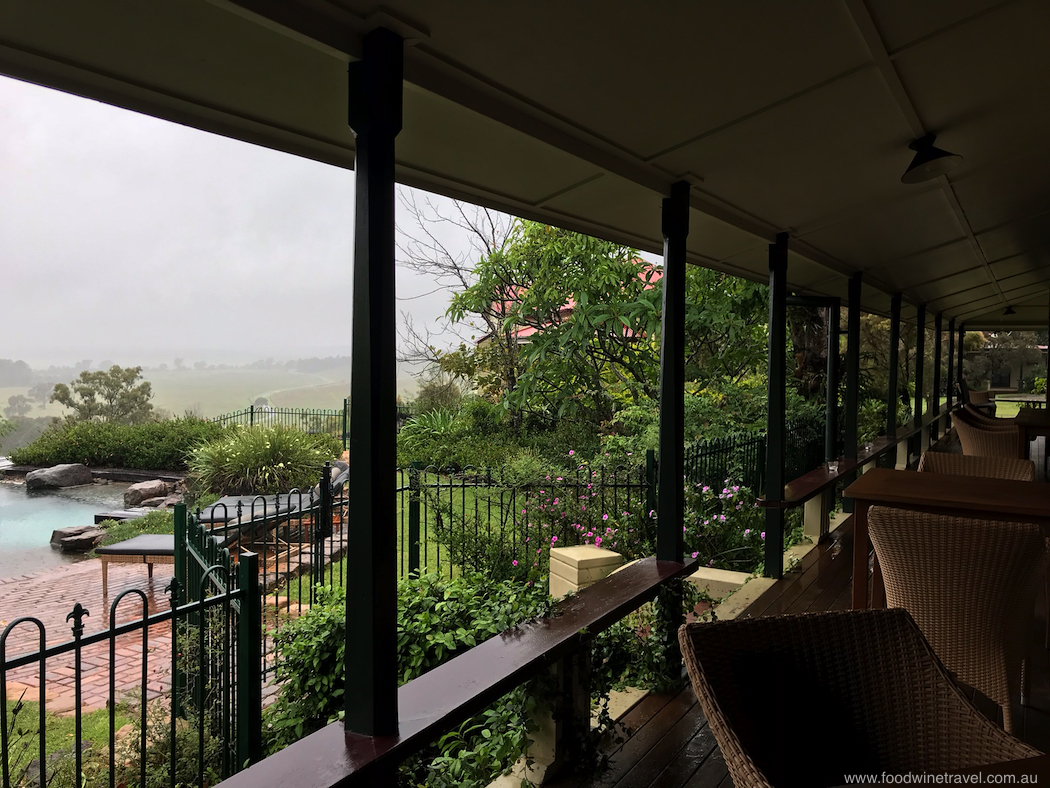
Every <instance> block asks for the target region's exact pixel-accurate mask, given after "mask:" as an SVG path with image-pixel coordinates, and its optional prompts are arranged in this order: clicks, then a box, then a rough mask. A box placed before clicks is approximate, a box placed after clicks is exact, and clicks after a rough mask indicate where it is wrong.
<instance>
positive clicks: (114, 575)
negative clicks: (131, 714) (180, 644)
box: [0, 559, 173, 714]
mask: <svg viewBox="0 0 1050 788" xmlns="http://www.w3.org/2000/svg"><path fill="white" fill-rule="evenodd" d="M172 569H173V567H171V566H170V565H169V566H164V565H156V566H155V567H154V572H153V577H152V578H149V577H148V576H147V572H146V567H145V566H143V565H142V564H111V565H110V567H109V593H108V594H107V595H105V596H104V595H103V594H102V562H101V561H99V560H98V559H89V560H85V561H80V562H77V563H75V564H68V565H66V566H62V567H58V568H55V569H50V570H47V571H44V572H38V573H35V574H30V575H23V576H20V577H13V578H8V579H4V580H0V627H6V626H7V624H9V623H10V622H12V621H14V620H15V619H17V618H19V617H22V616H33V617H35V618H37V619H39V620H40V622H41V623H42V624H43V625H44V628H45V632H46V637H47V645H48V646H54V645H57V644H60V643H64V642H66V641H69V640H72V637H73V636H72V631H71V629H70V626H71V625H70V624H69V623H66V616H67V615H68V614H69V613H70V611H71V610H72V609H73V605H74V604H75V603H77V602H79V603H80V604H81V605H83V606H84V607H85V608H86V609H87V610H88V612H89V613H90V615H89V616H88V617H87V618H86V619H85V623H84V634H85V635H88V634H90V633H92V632H98V631H100V630H104V629H107V628H108V627H109V626H110V621H109V613H110V605H111V604H112V602H113V600H114V599H116V598H117V596H118V595H119V594H120V593H121V592H123V591H125V590H127V589H130V588H137V589H141V590H142V591H144V592H145V594H146V599H147V601H148V610H149V613H150V614H153V613H158V612H161V611H164V610H168V609H169V607H170V605H169V602H168V595H167V594H166V593H165V592H164V588H165V587H166V586H167V585H168V583H169V582H170V580H171V576H172ZM141 616H142V603H141V601H140V600H139V598H138V596H137V595H131V596H129V597H126V598H125V599H124V600H122V603H121V605H120V607H119V609H118V610H117V616H116V619H117V620H116V623H117V624H121V623H125V622H128V621H133V620H135V619H137V618H140V617H141ZM38 638H39V634H38V629H37V628H36V627H34V626H32V625H31V624H21V625H19V626H18V627H16V628H15V629H14V630H12V631H11V634H10V635H9V636H8V639H7V644H6V651H7V655H8V656H9V657H15V656H18V655H21V654H25V653H27V652H30V651H33V650H35V649H36V647H37V644H38ZM142 657H143V655H142V633H141V631H137V632H132V633H129V634H126V635H121V636H120V637H118V638H117V642H116V660H115V662H116V666H115V683H116V695H117V699H118V700H119V699H121V698H122V697H124V696H127V695H129V694H131V693H132V692H133V691H134V693H133V694H134V697H138V696H139V695H138V691H139V688H140V687H141V685H142ZM146 659H147V668H148V674H147V675H148V680H147V683H146V691H147V695H148V697H149V698H150V699H152V698H155V697H159V696H160V695H161V694H163V693H164V692H165V691H166V690H167V689H168V687H169V685H170V671H169V668H168V665H169V664H170V660H171V624H170V622H164V623H163V624H160V625H157V626H154V627H150V628H149V642H148V648H147V654H146ZM81 661H82V666H83V670H82V701H81V704H80V705H81V708H82V709H83V710H84V711H92V710H95V709H99V708H105V706H106V703H107V702H108V700H109V675H110V659H109V641H108V640H105V641H103V642H100V643H97V644H94V645H91V646H86V647H85V648H84V649H83V651H82V656H81ZM74 676H75V674H74V671H73V654H72V652H70V653H68V654H63V655H61V656H58V657H53V658H52V659H50V660H48V662H47V666H46V670H45V673H44V680H45V696H46V698H47V708H48V710H49V711H53V712H55V713H59V714H62V713H69V712H72V711H73V710H74V709H75V708H76V705H77V704H76V698H75V683H74V681H75V678H74ZM40 679H41V677H40V670H39V667H38V665H37V664H32V665H26V666H24V667H21V668H16V669H14V670H12V671H9V672H8V675H7V697H8V699H11V700H16V699H17V698H18V697H19V696H20V695H21V694H22V690H23V689H26V690H28V691H27V692H26V694H25V698H26V700H34V701H35V700H37V698H38V697H39V696H38V692H39V687H40Z"/></svg>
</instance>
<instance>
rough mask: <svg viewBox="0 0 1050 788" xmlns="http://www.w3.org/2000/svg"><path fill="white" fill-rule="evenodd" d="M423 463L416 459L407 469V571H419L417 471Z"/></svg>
mask: <svg viewBox="0 0 1050 788" xmlns="http://www.w3.org/2000/svg"><path fill="white" fill-rule="evenodd" d="M422 467H423V463H422V462H420V461H419V460H416V461H415V462H413V463H412V465H411V466H410V467H409V469H408V571H409V572H410V573H412V574H416V573H418V572H419V471H420V469H421V468H422Z"/></svg>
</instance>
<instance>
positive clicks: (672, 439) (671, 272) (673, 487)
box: [656, 181, 689, 561]
mask: <svg viewBox="0 0 1050 788" xmlns="http://www.w3.org/2000/svg"><path fill="white" fill-rule="evenodd" d="M661 224H662V230H663V236H664V270H663V277H662V278H661V285H662V287H663V314H662V316H661V329H660V467H659V470H658V473H659V479H660V486H659V490H658V493H657V496H656V505H657V507H658V508H657V516H656V557H657V559H659V560H661V561H681V560H682V552H683V549H684V541H683V539H682V522H683V518H684V511H685V489H684V484H685V266H686V262H685V239H686V237H687V236H688V235H689V184H688V183H687V182H685V181H679V182H678V183H675V184H674V185H673V186H671V196H670V197H667V198H666V199H665V200H664V201H663V213H662V222H661Z"/></svg>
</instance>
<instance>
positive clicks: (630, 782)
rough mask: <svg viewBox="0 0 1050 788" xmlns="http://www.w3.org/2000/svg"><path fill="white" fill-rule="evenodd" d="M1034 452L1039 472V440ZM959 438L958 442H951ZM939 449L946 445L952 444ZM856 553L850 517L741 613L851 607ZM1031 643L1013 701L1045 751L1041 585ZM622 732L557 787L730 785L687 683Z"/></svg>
mask: <svg viewBox="0 0 1050 788" xmlns="http://www.w3.org/2000/svg"><path fill="white" fill-rule="evenodd" d="M1039 444H1040V445H1038V446H1033V451H1032V459H1033V460H1035V461H1036V466H1037V468H1038V470H1039V471H1040V472H1041V471H1042V466H1043V463H1042V458H1043V447H1042V445H1041V444H1042V441H1040V442H1039ZM956 445H957V444H956ZM944 448H946V449H948V450H951V448H952V447H949V446H945V447H944ZM852 554H853V534H852V519H850V520H847V521H846V522H845V523H844V524H843V525H842V526H840V527H839V528H838V529H837V530H836V531H835V532H833V533H832V534H830V535H829V538H828V539H827V541H826V542H824V543H823V544H821V545H819V546H818V547H817V548H816V549H815V550H812V551H810V553H809V554H808V555H807V556H806V557H805V558H804V559H803V561H802V563H801V565H800V566H799V567H798V568H797V569H796V571H794V572H792V573H790V574H789V575H787V576H785V578H784V579H783V580H780V581H778V582H777V583H776V584H775V585H773V586H772V587H771V588H770V589H769V590H768V591H767V592H766V593H765V594H763V595H762V596H761V597H760V598H759V599H758V600H756V601H755V603H754V604H752V605H751V607H749V608H748V609H747V610H746V611H744V613H743V614H742V615H743V616H768V615H777V614H782V613H803V612H807V611H824V610H845V609H848V608H849V606H850V596H851V563H852ZM1039 593H1040V598H1039V600H1038V601H1037V605H1036V607H1037V615H1036V620H1035V621H1034V623H1033V627H1032V630H1031V635H1030V643H1029V655H1030V657H1029V659H1030V665H1031V668H1032V682H1031V696H1030V699H1029V700H1030V705H1029V706H1027V707H1022V706H1021V705H1020V703H1018V704H1017V705H1016V706H1015V708H1014V719H1015V721H1016V724H1017V735H1018V736H1020V737H1021V738H1023V739H1024V740H1025V741H1027V742H1028V743H1029V744H1031V745H1032V746H1034V747H1036V748H1037V749H1039V750H1041V751H1043V752H1050V654H1048V651H1047V649H1046V648H1045V646H1044V635H1045V631H1046V616H1047V600H1046V598H1045V596H1044V595H1043V591H1042V589H1041V590H1040V592H1039ZM970 696H971V698H972V699H973V700H974V702H975V704H976V705H977V706H978V708H979V709H981V711H982V712H984V713H985V714H986V715H987V716H989V717H990V718H992V719H994V720H996V721H997V722H999V723H1000V724H1002V714H1001V711H1000V709H999V707H998V706H997V705H996V704H994V703H992V702H991V701H990V700H988V699H987V698H985V697H984V696H982V695H979V694H978V693H974V692H973V691H972V690H971V691H970ZM622 723H623V726H624V729H625V733H626V734H627V737H626V739H625V740H623V741H622V742H621V743H619V744H617V745H614V746H612V747H611V748H610V751H609V769H608V770H607V771H606V772H605V773H604V774H602V775H601V776H599V777H598V778H596V779H594V780H590V781H587V780H580V779H574V778H563V779H561V780H558V781H555V782H554V783H553V785H555V786H557V788H633V787H634V786H658V787H659V788H716V787H721V788H731V787H732V781H731V780H730V779H729V776H728V772H727V771H726V765H725V761H724V760H723V759H722V756H721V753H720V752H719V751H718V747H717V745H716V744H715V741H714V736H713V734H712V733H711V730H710V729H709V728H708V726H707V721H706V720H705V719H704V716H703V714H702V713H701V711H700V708H699V705H698V704H697V702H696V698H695V697H694V695H693V691H692V689H691V688H689V687H688V686H687V687H686V688H685V689H683V690H681V691H680V692H678V693H675V694H670V695H649V696H647V697H646V698H645V699H644V700H642V701H641V702H640V703H639V704H638V705H637V706H635V707H634V708H633V709H632V710H631V711H630V712H629V713H628V714H627V715H626V716H625V717H624V719H623V720H622Z"/></svg>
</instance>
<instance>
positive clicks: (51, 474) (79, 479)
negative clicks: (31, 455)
mask: <svg viewBox="0 0 1050 788" xmlns="http://www.w3.org/2000/svg"><path fill="white" fill-rule="evenodd" d="M81 484H91V470H90V469H89V468H88V467H87V466H86V465H79V464H70V465H55V466H54V467H52V468H41V469H40V470H38V471H30V472H29V473H27V474H26V488H27V489H29V490H47V489H53V488H56V487H77V486H79V485H81Z"/></svg>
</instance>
